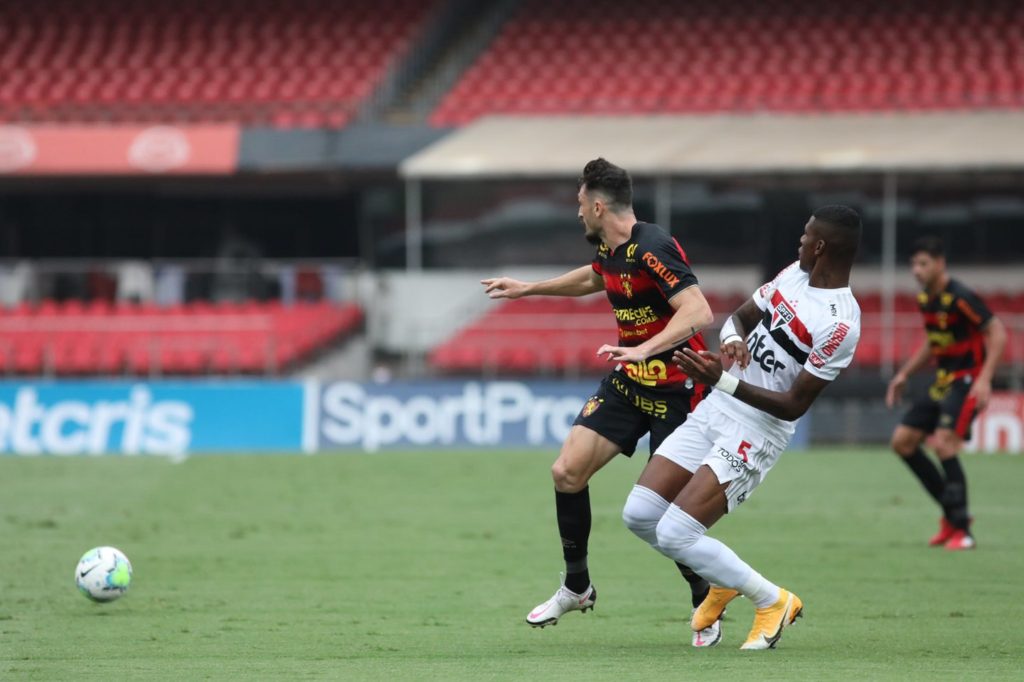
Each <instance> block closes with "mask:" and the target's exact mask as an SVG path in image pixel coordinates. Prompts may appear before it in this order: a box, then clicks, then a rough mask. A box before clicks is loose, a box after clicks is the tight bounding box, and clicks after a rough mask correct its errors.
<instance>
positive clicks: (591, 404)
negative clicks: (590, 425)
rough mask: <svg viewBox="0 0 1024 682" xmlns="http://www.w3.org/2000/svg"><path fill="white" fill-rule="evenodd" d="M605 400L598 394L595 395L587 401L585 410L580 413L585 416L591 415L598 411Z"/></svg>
mask: <svg viewBox="0 0 1024 682" xmlns="http://www.w3.org/2000/svg"><path fill="white" fill-rule="evenodd" d="M603 402H604V401H603V400H601V399H600V398H598V397H597V396H594V397H593V398H591V399H590V400H588V401H587V404H586V405H584V406H583V411H582V412H580V414H581V415H582V416H584V417H589V416H590V415H592V414H594V413H595V412H597V408H599V407H601V403H603Z"/></svg>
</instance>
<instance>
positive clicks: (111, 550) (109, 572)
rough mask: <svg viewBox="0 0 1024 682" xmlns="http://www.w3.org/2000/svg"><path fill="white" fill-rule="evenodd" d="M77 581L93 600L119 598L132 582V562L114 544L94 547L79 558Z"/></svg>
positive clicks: (76, 572)
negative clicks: (112, 545)
mask: <svg viewBox="0 0 1024 682" xmlns="http://www.w3.org/2000/svg"><path fill="white" fill-rule="evenodd" d="M75 584H76V585H77V586H78V589H79V591H80V592H81V593H82V594H84V595H85V596H86V597H88V598H89V599H91V600H93V601H98V602H108V601H114V600H115V599H120V598H121V596H122V595H124V593H125V592H127V591H128V587H129V586H130V585H131V584H132V564H131V562H130V561H128V557H126V556H125V555H124V552H122V551H121V550H119V549H117V548H115V547H95V548H93V549H90V550H89V551H88V552H86V553H85V554H83V555H82V558H81V559H79V560H78V566H77V567H76V568H75Z"/></svg>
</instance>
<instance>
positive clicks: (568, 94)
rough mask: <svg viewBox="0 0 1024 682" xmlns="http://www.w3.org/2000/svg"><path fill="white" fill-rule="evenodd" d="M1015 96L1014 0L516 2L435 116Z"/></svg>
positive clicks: (977, 103)
mask: <svg viewBox="0 0 1024 682" xmlns="http://www.w3.org/2000/svg"><path fill="white" fill-rule="evenodd" d="M567 74H571V75H569V76H567ZM1021 104H1024V4H1022V3H1020V2H1015V1H1014V0H985V1H981V2H971V3H963V2H957V1H956V0H937V1H935V2H900V3H887V2H883V1H881V0H872V1H871V2H861V3H856V4H855V5H851V4H850V3H844V2H841V1H840V0H825V1H818V2H811V1H810V0H796V1H786V2H780V1H774V2H760V1H758V0H740V1H737V2H729V3H721V2H714V1H712V0H698V1H695V2H694V1H687V2H682V1H669V2H665V1H661V0H638V1H636V2H629V3H622V2H614V1H610V0H604V1H602V2H589V1H587V0H566V1H565V2H547V1H545V0H526V1H525V2H523V4H522V5H521V6H520V8H519V11H518V13H517V14H516V15H515V16H514V17H513V18H512V19H511V20H509V21H508V22H507V23H506V24H505V26H504V28H503V30H502V31H501V33H500V34H499V35H498V37H497V38H496V39H495V41H494V42H493V43H492V45H491V46H490V48H489V49H488V50H487V51H486V52H485V53H484V54H482V55H481V56H480V58H479V59H478V60H477V61H476V63H475V64H474V65H473V66H472V67H471V68H470V69H468V70H467V72H466V73H465V74H464V75H463V77H462V79H461V80H460V81H459V82H458V83H457V84H456V86H455V87H454V88H453V89H452V90H451V91H450V92H449V93H448V95H447V96H446V97H445V98H444V99H443V100H442V102H441V104H440V105H439V106H438V108H437V109H436V110H435V111H434V113H433V115H432V118H431V121H432V123H434V124H435V125H441V126H450V125H460V124H464V123H468V122H470V121H472V120H474V119H476V118H478V117H480V116H482V115H485V114H497V113H506V114H520V115H523V114H528V115H551V114H650V113H702V112H717V111H762V110H763V111H780V112H808V111H813V112H818V111H822V112H827V111H877V110H933V109H973V108H1002V107H1019V106H1021Z"/></svg>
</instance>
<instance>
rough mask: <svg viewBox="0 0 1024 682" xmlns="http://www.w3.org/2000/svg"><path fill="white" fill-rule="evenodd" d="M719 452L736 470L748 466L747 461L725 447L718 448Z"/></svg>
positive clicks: (741, 469)
mask: <svg viewBox="0 0 1024 682" xmlns="http://www.w3.org/2000/svg"><path fill="white" fill-rule="evenodd" d="M718 454H719V455H720V456H721V458H722V459H724V460H725V461H726V462H728V463H729V466H731V467H732V468H733V470H734V471H743V470H745V469H746V468H747V465H746V462H744V461H743V460H742V459H740V458H739V457H737V456H736V455H734V454H732V453H731V452H729V451H728V450H726V449H725V448H718Z"/></svg>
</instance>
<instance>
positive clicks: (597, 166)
mask: <svg viewBox="0 0 1024 682" xmlns="http://www.w3.org/2000/svg"><path fill="white" fill-rule="evenodd" d="M584 185H586V187H587V191H588V192H600V193H601V194H604V195H605V197H607V199H608V203H609V205H610V206H611V207H612V208H615V209H620V210H621V209H624V208H629V207H631V206H632V205H633V178H631V177H629V173H628V172H627V171H626V169H625V168H619V167H618V166H616V165H615V164H614V163H611V162H610V161H606V160H605V159H602V158H597V159H594V160H593V161H590V162H588V163H587V165H586V166H584V167H583V175H582V176H580V179H579V187H583V186H584Z"/></svg>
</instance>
